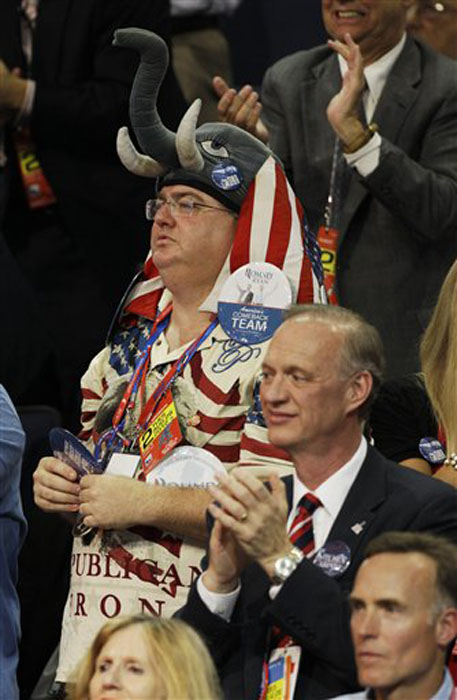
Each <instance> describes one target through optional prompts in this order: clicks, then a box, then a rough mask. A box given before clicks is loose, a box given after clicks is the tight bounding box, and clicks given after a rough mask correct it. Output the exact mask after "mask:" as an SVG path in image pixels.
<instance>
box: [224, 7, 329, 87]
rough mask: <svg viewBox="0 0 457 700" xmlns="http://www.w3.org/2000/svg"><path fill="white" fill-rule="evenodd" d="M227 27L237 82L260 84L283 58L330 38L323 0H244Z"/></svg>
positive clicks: (238, 84) (239, 83) (238, 83)
mask: <svg viewBox="0 0 457 700" xmlns="http://www.w3.org/2000/svg"><path fill="white" fill-rule="evenodd" d="M225 30H226V34H227V37H228V39H229V42H230V47H231V50H232V61H233V70H234V76H235V83H236V85H237V86H240V85H242V84H244V83H246V82H248V83H252V84H253V85H255V86H258V85H259V84H260V82H261V80H262V76H263V74H264V73H265V70H266V69H267V68H268V67H269V66H271V65H272V64H273V63H274V62H275V61H277V60H278V59H279V58H282V56H287V55H288V54H290V53H293V52H294V51H299V50H300V49H308V48H311V47H312V46H316V45H317V44H322V43H323V42H325V41H326V39H327V35H326V33H325V30H324V27H323V24H322V20H321V0H244V1H243V2H242V3H241V5H240V7H238V9H237V10H236V11H235V12H234V13H233V15H232V16H231V17H230V19H229V20H228V21H227V23H226V26H225Z"/></svg>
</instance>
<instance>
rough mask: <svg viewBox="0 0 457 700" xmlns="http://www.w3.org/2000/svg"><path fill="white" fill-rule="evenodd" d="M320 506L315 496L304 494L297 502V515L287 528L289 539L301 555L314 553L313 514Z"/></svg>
mask: <svg viewBox="0 0 457 700" xmlns="http://www.w3.org/2000/svg"><path fill="white" fill-rule="evenodd" d="M321 505H322V503H321V502H320V500H319V499H318V498H317V496H314V495H313V494H312V493H306V494H305V495H304V496H303V497H302V498H301V499H300V501H299V502H298V505H297V514H296V516H295V517H294V519H293V521H292V524H291V526H290V528H289V533H288V534H289V539H290V541H291V542H292V544H293V545H294V546H295V547H298V549H301V551H302V552H303V554H305V555H307V556H309V555H310V554H312V552H313V551H314V533H313V513H314V511H315V510H316V509H317V508H319V507H320V506H321Z"/></svg>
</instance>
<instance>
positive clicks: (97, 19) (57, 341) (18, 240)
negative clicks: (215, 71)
mask: <svg viewBox="0 0 457 700" xmlns="http://www.w3.org/2000/svg"><path fill="white" fill-rule="evenodd" d="M168 22H169V17H168V0H152V1H151V0H133V1H132V2H124V1H123V0H102V1H101V2H100V1H99V0H62V1H61V2H60V1H59V2H53V0H39V1H38V2H36V1H35V0H24V1H23V2H21V0H2V2H1V3H0V59H1V60H0V124H2V125H4V126H5V136H4V148H2V145H3V144H2V139H1V137H0V154H3V152H5V153H6V166H5V175H4V178H5V180H6V201H5V213H4V220H3V224H2V229H3V233H4V235H5V238H6V241H7V243H8V246H9V248H10V250H11V252H12V253H13V255H14V257H15V259H16V261H17V263H18V265H19V267H20V268H21V270H22V272H23V274H24V275H25V277H26V278H27V280H28V282H29V283H30V284H31V286H32V288H33V290H34V292H35V295H36V300H37V301H38V302H39V303H40V304H41V309H40V313H41V324H42V326H43V327H44V328H45V329H46V331H47V334H48V338H49V343H48V344H49V350H50V351H52V352H53V353H54V354H55V356H56V372H57V373H58V388H59V391H60V402H59V404H58V408H60V409H61V410H62V411H63V419H64V423H65V424H66V425H67V426H68V427H70V428H72V429H73V430H76V431H77V430H78V429H79V408H80V394H79V378H80V377H81V375H82V374H83V373H84V371H85V370H86V368H87V365H88V363H89V361H90V359H91V358H92V357H93V355H94V354H95V353H96V352H97V351H98V350H99V349H100V347H102V346H103V343H104V340H105V336H106V332H107V328H108V325H109V322H110V320H111V317H112V315H113V314H114V311H115V309H116V307H117V305H118V303H119V300H120V296H121V295H122V293H123V291H124V289H125V287H126V285H127V283H128V281H129V280H130V279H131V277H132V276H133V274H134V272H135V271H136V267H137V265H138V264H139V263H142V261H143V260H144V257H145V256H146V253H147V247H146V245H145V242H146V241H147V231H148V229H147V222H145V220H144V202H145V201H146V199H147V198H148V197H150V196H151V191H152V190H151V183H150V182H149V181H147V180H146V179H143V178H139V177H136V176H134V175H132V174H131V173H128V172H127V171H126V170H125V168H124V167H123V166H122V164H121V163H120V162H119V159H118V156H117V153H116V133H117V130H118V129H119V127H121V126H123V125H126V124H127V123H128V101H129V95H130V88H131V84H132V81H133V77H134V74H135V70H136V67H137V65H138V58H137V56H136V55H135V53H134V52H133V51H130V50H129V49H125V48H119V47H114V46H112V39H113V34H114V31H115V29H117V28H119V27H126V26H137V27H143V28H145V29H150V30H154V31H156V32H157V33H159V34H161V35H162V36H164V37H165V38H166V37H167V34H168ZM179 98H180V92H179V88H178V87H177V84H176V82H173V81H172V78H171V77H168V78H167V79H166V81H165V85H164V88H163V89H162V91H161V96H160V99H161V101H162V100H163V104H162V107H163V108H162V112H161V113H162V115H163V119H164V122H165V123H166V124H167V126H169V127H176V126H177V123H178V118H177V117H178V114H179V115H180V114H181V112H182V108H183V107H184V103H183V102H182V97H181V101H180V100H179ZM21 151H22V152H23V154H24V156H23V158H22V160H21V162H22V166H23V169H24V170H25V171H26V172H27V173H28V176H29V177H28V178H27V177H26V178H25V179H23V178H22V176H21V168H19V167H18V153H20V152H21ZM35 156H36V157H35ZM38 164H39V165H40V166H41V169H40V168H38ZM41 172H42V173H43V174H44V177H45V178H46V180H45V179H44V178H43V177H41V175H38V173H41ZM48 185H49V186H50V188H51V190H50V191H49V190H48V188H47V186H48ZM46 195H48V196H46ZM8 298H9V299H10V300H11V299H13V298H14V290H11V291H10V293H9V294H8ZM2 303H4V299H2ZM10 303H11V301H10ZM22 313H23V311H22V309H21V308H19V309H17V308H16V314H17V317H18V322H20V319H21V317H22ZM11 332H13V331H11ZM12 361H14V358H12ZM40 388H41V390H42V394H41V395H38V396H35V397H34V398H35V402H40V403H44V402H51V400H50V398H49V393H46V391H47V388H48V382H47V381H46V382H43V384H42V386H41V387H40ZM52 398H53V397H52Z"/></svg>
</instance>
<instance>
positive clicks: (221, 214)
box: [151, 185, 236, 288]
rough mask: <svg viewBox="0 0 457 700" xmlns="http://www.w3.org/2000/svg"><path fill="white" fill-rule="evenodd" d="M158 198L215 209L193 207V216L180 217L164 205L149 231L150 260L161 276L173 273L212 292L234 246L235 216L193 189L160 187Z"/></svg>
mask: <svg viewBox="0 0 457 700" xmlns="http://www.w3.org/2000/svg"><path fill="white" fill-rule="evenodd" d="M158 197H159V198H160V199H163V200H167V199H173V200H174V201H178V202H180V201H185V200H192V201H194V202H195V203H196V204H197V205H198V204H205V205H208V206H210V207H215V208H214V209H212V208H210V209H206V208H198V207H196V208H195V210H194V213H193V215H192V216H182V215H180V214H179V212H176V213H175V214H173V213H172V212H171V210H170V207H169V205H167V204H164V205H163V206H162V207H161V208H160V209H159V210H158V212H157V213H156V215H155V217H154V222H153V225H152V229H151V251H152V258H153V261H154V264H155V265H156V267H157V269H158V270H159V272H160V273H164V272H167V271H168V270H170V269H172V270H176V271H178V273H179V274H181V275H184V279H189V281H193V284H195V285H197V284H198V285H199V286H209V287H210V288H211V287H212V285H213V284H214V282H215V281H216V278H217V275H218V274H219V272H220V270H221V268H222V265H223V264H224V261H225V259H226V257H227V255H228V254H229V252H230V248H231V246H232V243H233V238H234V236H235V230H236V220H235V218H234V216H233V215H232V214H231V213H230V212H229V211H228V210H227V209H225V208H224V207H223V205H222V204H221V203H220V202H218V201H217V200H216V199H214V198H213V197H210V195H208V194H206V193H204V192H200V191H199V190H196V189H194V188H193V187H187V186H185V185H170V186H168V187H162V189H161V190H160V193H159V195H158Z"/></svg>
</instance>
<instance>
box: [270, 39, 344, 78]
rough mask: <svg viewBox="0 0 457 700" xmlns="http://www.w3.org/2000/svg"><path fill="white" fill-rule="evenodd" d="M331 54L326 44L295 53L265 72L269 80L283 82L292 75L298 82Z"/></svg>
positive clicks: (281, 59) (280, 60)
mask: <svg viewBox="0 0 457 700" xmlns="http://www.w3.org/2000/svg"><path fill="white" fill-rule="evenodd" d="M332 55H333V52H332V51H331V49H329V47H328V46H327V45H326V44H323V45H322V46H316V47H314V48H313V49H307V50H305V51H297V52H295V53H292V54H290V55H289V56H284V58H280V59H279V61H276V63H274V64H273V65H272V66H271V67H270V68H269V69H268V71H267V75H268V76H269V77H270V78H271V79H280V80H283V79H284V76H285V75H292V74H293V75H294V82H299V81H300V80H301V79H303V78H305V77H306V74H307V73H308V72H310V71H311V70H313V69H314V68H315V67H316V66H319V65H320V64H321V63H323V62H324V61H326V60H327V59H328V58H329V57H330V56H332Z"/></svg>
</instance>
